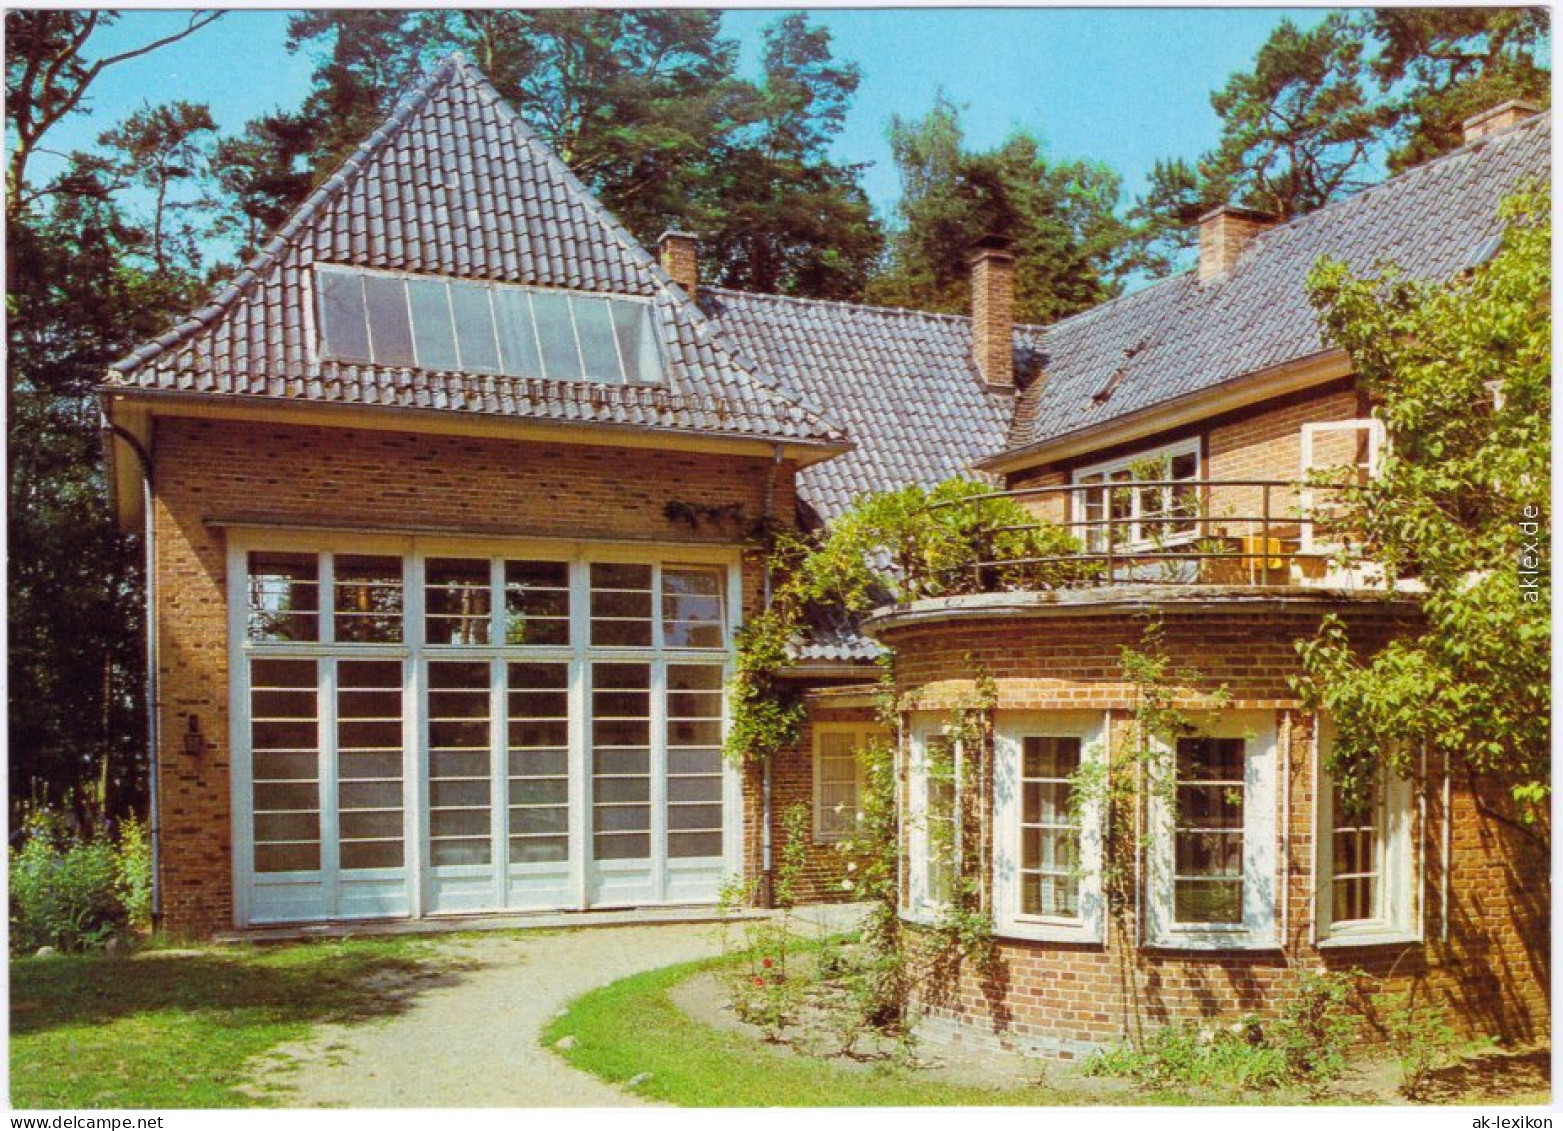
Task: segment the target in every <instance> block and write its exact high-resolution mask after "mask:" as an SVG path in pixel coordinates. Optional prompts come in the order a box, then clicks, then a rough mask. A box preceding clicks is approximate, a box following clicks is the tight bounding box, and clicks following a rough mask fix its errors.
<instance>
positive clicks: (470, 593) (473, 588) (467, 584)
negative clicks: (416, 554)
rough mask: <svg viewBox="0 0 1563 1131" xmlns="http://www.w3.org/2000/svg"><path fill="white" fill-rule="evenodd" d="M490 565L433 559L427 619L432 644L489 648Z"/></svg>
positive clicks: (426, 569) (427, 579)
mask: <svg viewBox="0 0 1563 1131" xmlns="http://www.w3.org/2000/svg"><path fill="white" fill-rule="evenodd" d="M489 596H490V595H489V565H488V562H486V561H484V560H482V559H478V558H471V559H468V558H430V559H429V561H428V563H427V564H426V565H425V567H424V607H425V610H426V615H425V617H424V620H425V623H426V625H427V628H426V629H425V631H426V632H427V634H428V641H429V643H430V644H487V643H488V627H489Z"/></svg>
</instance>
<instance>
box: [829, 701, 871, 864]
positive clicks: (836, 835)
mask: <svg viewBox="0 0 1563 1131" xmlns="http://www.w3.org/2000/svg"><path fill="white" fill-rule="evenodd" d="M878 735H879V732H878V731H877V730H875V729H874V728H872V727H867V726H859V725H852V724H844V723H817V724H815V727H814V843H816V844H830V843H833V842H835V841H838V840H841V839H842V838H843V837H848V836H851V835H852V833H853V831H854V830H855V829H856V828H857V824H858V819H859V816H860V814H861V813H862V805H863V774H864V766H863V757H862V752H863V751H864V750H865V749H867V748H868V746H869V744H870V743H872V742H874V741H875V739H876V737H877V736H878Z"/></svg>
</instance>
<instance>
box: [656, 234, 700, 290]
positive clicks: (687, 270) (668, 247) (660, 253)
mask: <svg viewBox="0 0 1563 1131" xmlns="http://www.w3.org/2000/svg"><path fill="white" fill-rule="evenodd" d="M657 258H658V259H659V260H660V261H661V262H662V270H664V271H666V272H667V273H668V274H669V275H671V276H672V277H673V281H674V282H675V283H677V284H678V285H679V286H681V287H683V288H684V293H685V294H686V295H688V296H689V297H690V298H694V297H695V292H696V290H697V289H698V288H699V286H700V240H699V238H697V237H695V236H692V235H690V234H689V233H688V232H679V231H674V230H672V229H669V230H668V231H666V232H663V233H662V234H661V235H660V236H658V237H657Z"/></svg>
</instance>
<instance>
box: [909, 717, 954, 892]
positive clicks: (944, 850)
mask: <svg viewBox="0 0 1563 1131" xmlns="http://www.w3.org/2000/svg"><path fill="white" fill-rule="evenodd" d="M961 747H962V743H961V742H960V741H959V740H958V738H957V737H956V736H955V735H953V734H950V733H948V731H947V728H946V727H945V726H944V725H942V724H939V723H931V724H923V725H921V726H917V727H914V729H913V732H912V749H911V764H910V767H909V771H910V773H909V785H910V797H909V801H910V806H909V810H910V811H909V813H908V821H907V845H908V850H907V872H908V875H907V879H908V884H907V897H908V898H907V904H906V907H905V908H904V909H903V911H904V913H905V914H906V915H907V916H908V917H910V918H913V919H918V920H922V921H931V920H932V919H934V918H935V917H936V916H937V915H938V913H939V912H940V911H941V910H943V909H944V908H945V907H947V906H948V905H949V903H950V901H951V899H952V898H953V897H954V895H955V885H956V882H957V879H958V877H959V875H960V862H961V849H962V845H961V828H960V820H959V814H960V800H961V799H960V776H961V772H960V771H961V759H962V756H963V751H962V749H961Z"/></svg>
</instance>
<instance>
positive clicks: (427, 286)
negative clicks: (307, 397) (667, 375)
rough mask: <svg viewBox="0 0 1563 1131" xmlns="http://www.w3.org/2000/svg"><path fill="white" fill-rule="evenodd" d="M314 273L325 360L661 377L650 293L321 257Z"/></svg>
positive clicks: (650, 380)
mask: <svg viewBox="0 0 1563 1131" xmlns="http://www.w3.org/2000/svg"><path fill="white" fill-rule="evenodd" d="M315 280H316V284H317V285H316V290H317V299H318V309H319V314H320V347H321V356H322V357H324V358H326V359H328V360H333V361H348V362H363V363H368V364H374V365H390V366H398V367H408V366H415V367H417V368H420V369H435V370H455V371H459V372H463V373H494V374H502V375H504V376H507V377H542V378H546V379H549V380H554V381H601V382H604V383H607V384H614V385H654V384H660V383H661V381H662V357H661V352H660V351H659V350H658V348H657V338H656V328H655V326H654V325H653V323H652V313H651V304H650V303H649V302H646V301H645V300H643V299H632V298H609V297H607V296H605V295H591V294H573V293H566V292H564V291H546V290H539V289H536V288H533V287H520V286H513V285H510V284H506V283H480V282H474V281H471V280H466V279H440V278H432V277H428V276H424V277H416V276H404V275H391V274H384V273H380V272H372V271H359V270H355V269H353V268H347V267H328V266H324V265H320V266H317V267H316V268H315Z"/></svg>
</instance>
